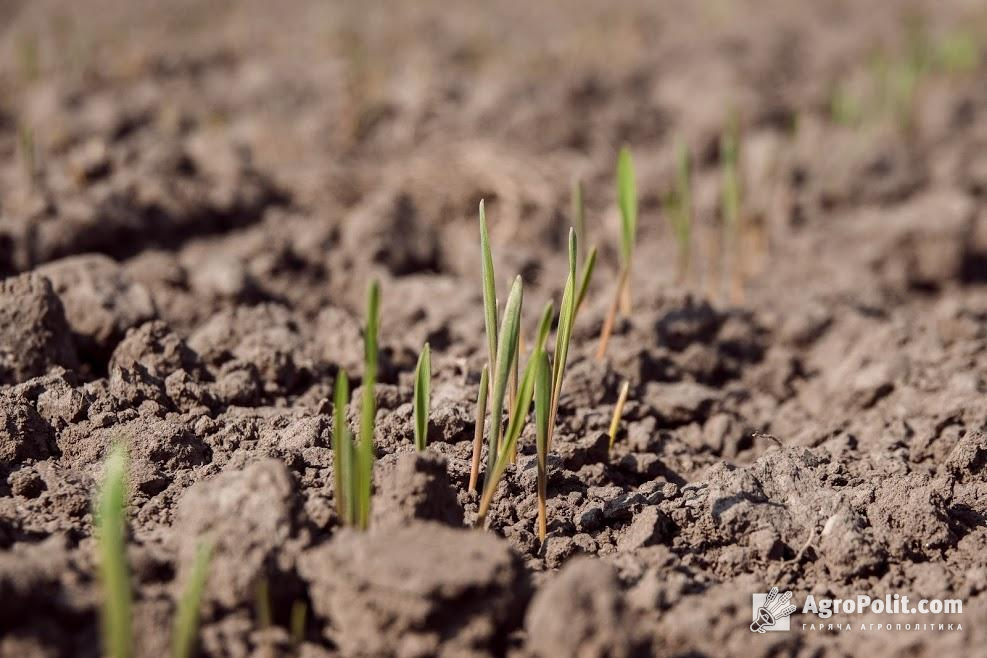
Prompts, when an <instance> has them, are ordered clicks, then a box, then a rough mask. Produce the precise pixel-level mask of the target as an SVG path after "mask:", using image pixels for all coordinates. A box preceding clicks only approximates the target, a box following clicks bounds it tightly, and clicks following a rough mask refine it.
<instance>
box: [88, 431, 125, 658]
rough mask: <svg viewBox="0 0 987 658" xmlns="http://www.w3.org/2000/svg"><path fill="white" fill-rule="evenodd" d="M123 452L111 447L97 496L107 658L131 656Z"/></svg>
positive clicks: (102, 619) (119, 447)
mask: <svg viewBox="0 0 987 658" xmlns="http://www.w3.org/2000/svg"><path fill="white" fill-rule="evenodd" d="M126 507H127V453H126V449H125V448H124V447H123V445H122V444H118V445H117V446H115V447H114V448H113V450H112V452H111V453H110V456H109V457H108V458H107V460H106V468H105V475H104V476H103V486H102V489H101V491H100V496H99V509H98V518H97V531H98V537H99V574H100V582H101V585H102V589H103V611H102V618H101V621H102V630H103V651H104V653H105V655H106V656H107V658H128V657H129V656H130V655H131V649H132V642H133V640H132V635H131V590H130V573H129V571H128V569H127V557H126V550H127V546H126V532H127V530H126V522H125V520H124V516H125V513H126Z"/></svg>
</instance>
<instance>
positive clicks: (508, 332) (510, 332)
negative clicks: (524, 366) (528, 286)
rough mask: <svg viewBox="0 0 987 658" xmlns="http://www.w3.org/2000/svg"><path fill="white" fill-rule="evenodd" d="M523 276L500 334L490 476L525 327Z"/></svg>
mask: <svg viewBox="0 0 987 658" xmlns="http://www.w3.org/2000/svg"><path fill="white" fill-rule="evenodd" d="M523 296H524V295H523V287H522V284H521V277H520V276H519V277H517V278H515V279H514V285H512V286H511V292H510V294H509V295H508V297H507V304H506V305H505V306H504V318H503V320H502V321H501V325H500V335H499V337H498V342H497V366H496V370H495V376H494V383H493V397H492V399H491V400H490V403H491V406H490V422H491V425H490V432H489V438H488V441H487V443H488V446H489V451H490V452H489V454H488V455H487V473H488V474H489V473H490V472H491V471H492V470H493V466H494V462H495V460H496V455H497V448H498V445H499V443H500V441H499V439H500V434H501V426H502V425H503V421H502V418H501V416H502V414H503V412H504V396H505V394H506V392H507V380H508V378H509V376H510V373H511V367H512V365H513V363H514V358H515V353H516V352H517V349H518V336H519V333H520V327H521V303H522V300H523Z"/></svg>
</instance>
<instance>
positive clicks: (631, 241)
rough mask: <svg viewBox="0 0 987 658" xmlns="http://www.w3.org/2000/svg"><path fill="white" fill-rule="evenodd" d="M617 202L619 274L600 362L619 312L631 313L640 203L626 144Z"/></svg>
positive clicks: (603, 332) (602, 334)
mask: <svg viewBox="0 0 987 658" xmlns="http://www.w3.org/2000/svg"><path fill="white" fill-rule="evenodd" d="M617 203H618V205H619V206H620V275H619V276H618V278H617V288H616V291H615V293H614V298H613V302H612V303H611V305H610V311H609V312H608V313H607V317H606V320H604V322H603V328H602V330H601V331H600V346H599V348H598V349H597V351H596V358H597V359H598V360H601V361H602V360H603V357H604V356H606V353H607V344H608V343H609V342H610V334H611V333H613V325H614V322H615V321H616V319H617V311H618V310H621V309H623V312H624V314H625V315H630V306H631V304H630V298H631V294H630V275H631V263H632V260H633V257H634V245H635V241H636V240H637V206H638V202H637V182H636V176H635V175H634V162H633V160H632V159H631V152H630V150H629V149H628V148H627V147H626V146H625V147H623V148H621V149H620V155H619V157H618V158H617Z"/></svg>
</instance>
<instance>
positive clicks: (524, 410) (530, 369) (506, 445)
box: [476, 350, 543, 526]
mask: <svg viewBox="0 0 987 658" xmlns="http://www.w3.org/2000/svg"><path fill="white" fill-rule="evenodd" d="M541 354H543V352H542V350H536V351H535V353H534V354H532V355H531V359H530V360H529V361H528V363H527V365H526V366H525V368H524V375H522V377H521V384H520V385H519V387H518V395H517V402H516V403H515V405H514V412H513V413H512V414H511V422H510V423H509V425H508V427H507V432H506V434H504V442H503V444H502V445H501V447H500V450H499V451H498V452H497V453H496V454H495V455H494V457H495V459H494V460H493V464H492V465H491V466H490V468H489V469H488V470H487V478H486V482H484V484H483V496H482V497H481V498H480V509H479V512H478V513H477V517H476V525H477V526H482V525H483V522H484V521H485V520H486V518H487V512H488V511H489V509H490V503H491V501H492V500H493V495H494V492H495V491H496V490H497V485H498V484H499V483H500V479H501V478H502V477H503V476H504V471H506V470H507V466H508V464H510V463H511V455H512V454H513V452H514V446H515V445H516V444H517V440H518V438H519V437H520V436H521V431H522V430H523V429H524V425H525V423H526V422H527V419H528V410H529V409H530V408H531V398H532V396H533V395H534V384H535V382H534V379H535V377H534V375H535V364H536V363H537V362H538V360H539V359H540V358H541ZM501 358H503V355H501Z"/></svg>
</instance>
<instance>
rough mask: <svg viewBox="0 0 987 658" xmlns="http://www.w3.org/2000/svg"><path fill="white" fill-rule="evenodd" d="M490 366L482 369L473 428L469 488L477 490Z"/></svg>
mask: <svg viewBox="0 0 987 658" xmlns="http://www.w3.org/2000/svg"><path fill="white" fill-rule="evenodd" d="M489 380H490V368H488V367H487V366H486V365H484V366H483V370H482V371H480V392H479V393H477V396H476V426H475V428H474V430H473V462H472V464H471V465H470V483H469V490H470V491H476V481H477V479H478V478H479V476H480V452H481V450H482V448H483V429H484V425H485V424H486V420H487V392H488V391H489V390H490V382H489Z"/></svg>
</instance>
